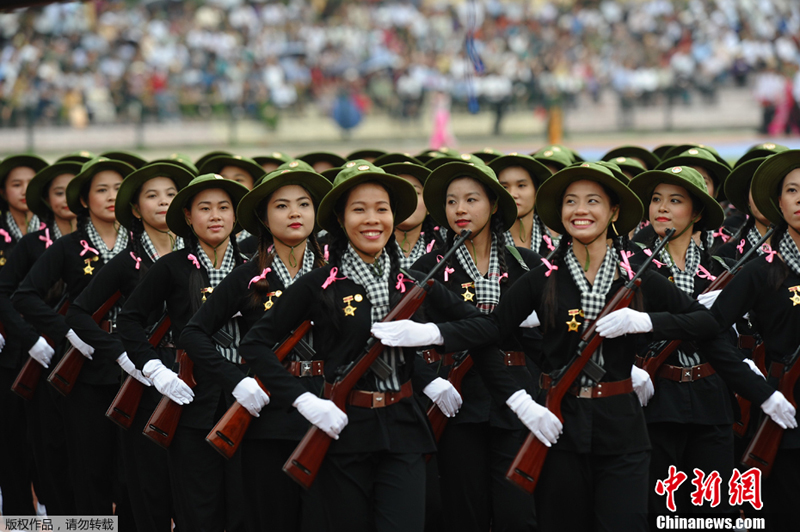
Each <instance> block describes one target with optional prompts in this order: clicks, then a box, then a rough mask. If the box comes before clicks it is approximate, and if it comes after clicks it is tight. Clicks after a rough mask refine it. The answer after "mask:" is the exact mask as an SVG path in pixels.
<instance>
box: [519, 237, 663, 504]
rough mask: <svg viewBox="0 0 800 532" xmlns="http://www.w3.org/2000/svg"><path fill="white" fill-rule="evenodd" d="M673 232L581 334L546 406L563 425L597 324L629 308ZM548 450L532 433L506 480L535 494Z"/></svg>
mask: <svg viewBox="0 0 800 532" xmlns="http://www.w3.org/2000/svg"><path fill="white" fill-rule="evenodd" d="M674 233H675V229H670V230H669V231H667V234H666V237H665V238H664V240H662V241H661V243H660V244H659V245H658V246H657V247H656V249H655V250H654V251H653V254H652V255H650V256H649V257H648V258H647V260H646V261H645V262H644V263H643V264H642V266H641V267H640V268H639V271H637V272H636V275H634V276H633V278H632V279H630V280H629V281H628V282H627V283H625V286H623V287H622V288H620V289H619V290H618V291H617V293H616V294H614V297H613V298H612V299H611V301H609V302H608V303H606V305H605V306H604V307H603V310H601V311H600V314H598V315H597V318H596V319H595V320H594V321H593V322H592V323H590V324H589V325H588V326H587V327H586V330H585V331H583V334H581V341H580V343H579V344H578V354H576V355H575V356H573V358H572V360H571V361H570V362H569V364H567V366H566V368H565V370H564V371H563V372H562V373H561V374H560V375H559V376H558V378H557V379H555V380H554V381H553V385H552V386H551V388H550V390H549V391H548V392H547V399H546V400H545V406H546V407H547V409H548V410H550V411H551V412H552V413H553V414H555V415H556V417H558V419H559V420H560V421H561V422H562V423H563V422H564V416H562V415H561V401H562V400H563V399H564V395H566V393H567V391H569V388H570V387H571V386H572V383H573V382H575V380H576V379H578V377H580V374H581V372H582V371H583V368H584V367H585V366H586V364H587V363H588V362H589V360H590V359H591V358H592V355H593V354H594V352H595V351H596V350H597V348H598V347H600V344H601V343H602V341H603V337H602V336H600V335H599V334H597V333H596V332H595V327H596V325H597V322H598V321H599V320H600V319H601V318H603V317H605V316H607V315H608V314H611V313H612V312H614V311H615V310H619V309H621V308H625V307H627V306H629V305H630V303H631V301H632V300H633V295H634V292H635V290H636V289H637V288H639V286H641V284H642V280H641V279H640V277H641V276H642V274H643V273H644V271H645V270H646V269H647V268H648V267H649V266H650V264H651V263H652V262H653V259H654V258H655V257H656V256H657V255H658V253H659V252H660V251H661V249H662V248H663V247H664V246H665V245H666V243H667V242H668V241H669V239H670V237H671V236H672V235H673V234H674ZM548 449H549V447H547V446H546V445H545V444H543V443H542V442H541V441H539V439H538V438H536V436H534V435H533V433H529V434H528V436H527V438H525V442H524V443H523V444H522V447H521V448H520V450H519V451H518V452H517V456H515V457H514V461H513V462H512V463H511V467H509V468H508V471H507V472H506V478H507V479H508V480H510V481H511V482H513V483H514V484H516V485H517V487H519V488H521V489H523V490H525V491H527V492H528V493H533V490H534V489H536V484H537V483H538V482H539V476H540V475H541V472H542V467H543V466H544V460H545V458H547V451H548Z"/></svg>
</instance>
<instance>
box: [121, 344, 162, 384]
mask: <svg viewBox="0 0 800 532" xmlns="http://www.w3.org/2000/svg"><path fill="white" fill-rule="evenodd" d="M117 364H119V367H121V368H122V369H124V370H125V373H127V374H128V375H130V376H131V377H133V378H134V379H136V380H137V381H139V382H141V383H142V384H144V385H145V386H152V385H153V382H152V381H151V380H150V379H147V378H145V376H144V375H142V372H141V371H139V370H138V369H136V366H134V365H133V362H132V361H131V359H130V358H128V353H127V352H123V353H122V354H121V355H120V356H118V357H117Z"/></svg>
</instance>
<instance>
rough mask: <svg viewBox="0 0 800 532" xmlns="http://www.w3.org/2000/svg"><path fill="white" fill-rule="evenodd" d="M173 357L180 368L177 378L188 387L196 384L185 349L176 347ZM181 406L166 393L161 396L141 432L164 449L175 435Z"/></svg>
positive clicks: (181, 411)
mask: <svg viewBox="0 0 800 532" xmlns="http://www.w3.org/2000/svg"><path fill="white" fill-rule="evenodd" d="M175 359H176V361H177V362H178V366H179V368H180V369H178V378H180V379H181V380H182V381H183V382H185V383H186V384H187V386H189V388H194V387H195V386H197V382H196V381H195V380H194V375H193V369H194V362H192V359H191V358H189V355H187V354H186V351H184V350H183V349H178V350H177V351H176V352H175ZM182 406H183V405H179V404H178V403H176V402H174V401H173V400H172V399H170V398H169V397H167V396H166V395H165V396H164V397H162V398H161V401H159V402H158V406H156V409H155V410H153V414H152V415H151V416H150V419H149V420H147V425H145V427H144V430H143V431H142V434H144V435H145V436H147V437H148V438H150V439H151V440H153V441H154V442H155V443H157V444H158V445H160V446H161V447H163V448H164V449H168V448H169V445H170V444H171V443H172V438H174V437H175V429H176V428H177V427H178V422H179V421H180V420H181V414H182V413H183V408H181V407H182Z"/></svg>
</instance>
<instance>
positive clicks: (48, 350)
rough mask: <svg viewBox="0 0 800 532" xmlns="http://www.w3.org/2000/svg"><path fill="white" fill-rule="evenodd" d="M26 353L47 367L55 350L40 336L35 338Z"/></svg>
mask: <svg viewBox="0 0 800 532" xmlns="http://www.w3.org/2000/svg"><path fill="white" fill-rule="evenodd" d="M28 354H29V355H30V356H31V358H32V359H34V360H35V361H36V362H38V363H39V364H41V365H42V366H44V367H45V368H49V367H50V361H51V360H52V359H53V355H54V354H55V351H53V348H52V347H50V344H48V343H47V340H45V339H44V338H43V337H41V336H40V337H39V339H38V340H36V343H35V344H33V347H31V348H30V349H29V350H28Z"/></svg>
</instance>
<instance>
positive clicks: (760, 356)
mask: <svg viewBox="0 0 800 532" xmlns="http://www.w3.org/2000/svg"><path fill="white" fill-rule="evenodd" d="M765 354H766V348H765V347H764V342H759V343H758V344H757V345H756V346H755V347H754V348H753V351H752V352H751V357H752V358H753V362H755V364H756V367H757V368H758V369H760V370H761V373H763V374H764V375H766V374H767V370H766V368H765V366H764V355H765ZM736 401H737V402H738V403H739V412H740V416H739V421H735V422H734V423H733V432H734V433H735V434H736V435H737V436H739V437H740V438H744V436H745V434H746V433H747V426H748V425H749V424H750V406H751V404H750V401H748V400H747V399H745V398H744V397H742V396H741V395H739V394H736Z"/></svg>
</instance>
